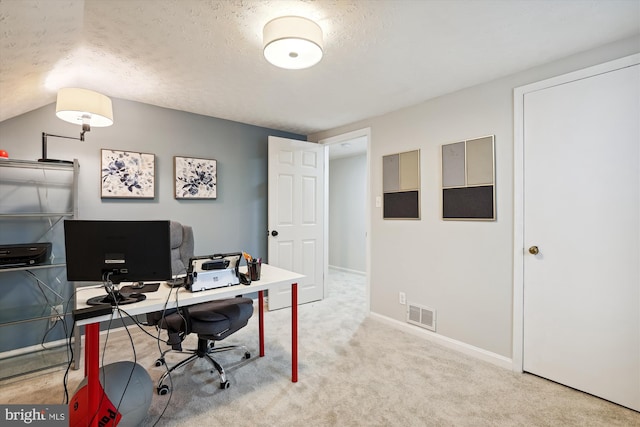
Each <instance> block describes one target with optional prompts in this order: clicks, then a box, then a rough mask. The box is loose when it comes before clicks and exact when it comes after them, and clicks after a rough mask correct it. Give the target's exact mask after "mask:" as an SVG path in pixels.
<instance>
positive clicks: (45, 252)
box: [0, 242, 51, 268]
mask: <svg viewBox="0 0 640 427" xmlns="http://www.w3.org/2000/svg"><path fill="white" fill-rule="evenodd" d="M50 256H51V242H40V243H18V244H15V245H0V268H8V267H20V266H25V265H37V264H42V263H44V262H47V261H48V260H49V257H50Z"/></svg>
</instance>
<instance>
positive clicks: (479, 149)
mask: <svg viewBox="0 0 640 427" xmlns="http://www.w3.org/2000/svg"><path fill="white" fill-rule="evenodd" d="M494 145H495V138H494V136H493V135H489V136H483V137H481V138H475V139H468V140H465V141H460V142H454V143H452V144H445V145H443V146H442V219H444V220H482V221H494V220H495V219H496V200H495V194H496V193H495V146H494Z"/></svg>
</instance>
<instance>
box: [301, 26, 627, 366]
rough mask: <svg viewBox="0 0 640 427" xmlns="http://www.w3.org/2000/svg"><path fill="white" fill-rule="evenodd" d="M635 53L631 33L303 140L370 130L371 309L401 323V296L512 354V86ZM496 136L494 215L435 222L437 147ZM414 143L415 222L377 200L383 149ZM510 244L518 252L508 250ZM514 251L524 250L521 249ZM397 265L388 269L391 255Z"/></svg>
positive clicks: (457, 330) (473, 340)
mask: <svg viewBox="0 0 640 427" xmlns="http://www.w3.org/2000/svg"><path fill="white" fill-rule="evenodd" d="M638 52H640V39H638V38H637V37H635V38H632V39H627V40H622V41H619V42H617V43H614V44H611V45H608V46H604V47H602V48H599V49H595V50H592V51H589V52H585V53H582V54H579V55H575V56H572V57H569V58H566V59H563V60H560V61H557V62H555V63H552V64H548V65H546V66H541V67H538V68H535V69H531V70H527V71H524V72H521V73H518V74H515V75H511V76H507V77H504V78H501V79H498V80H495V81H492V82H489V83H486V84H483V85H479V86H475V87H471V88H468V89H465V90H461V91H459V92H456V93H452V94H449V95H445V96H442V97H439V98H436V99H432V100H429V101H427V102H424V103H422V104H419V105H416V106H414V107H410V108H406V109H403V110H399V111H396V112H392V113H389V114H386V115H383V116H380V117H375V118H371V119H367V120H363V121H360V122H358V123H354V124H351V125H349V126H343V127H340V128H337V129H332V130H330V131H326V132H322V133H318V134H314V135H310V136H309V140H310V141H319V140H321V139H324V138H329V137H332V136H336V135H340V134H344V133H346V132H350V131H353V130H357V129H362V128H366V127H370V128H371V142H370V165H369V167H370V170H371V172H370V173H371V182H370V185H371V199H370V200H367V203H368V204H369V206H370V209H371V218H370V220H371V236H370V244H371V264H370V265H371V270H370V278H369V280H370V295H371V311H372V312H374V313H377V314H379V315H382V316H384V317H387V318H390V319H393V320H397V321H400V322H405V317H406V314H405V306H404V305H401V304H399V303H398V292H401V291H402V292H406V297H407V301H409V302H413V303H416V304H421V305H426V306H428V307H432V308H435V309H436V310H437V333H438V334H440V335H441V336H443V337H446V338H450V339H453V340H456V341H459V342H462V343H465V344H470V345H472V346H475V347H477V348H480V349H482V350H484V351H488V352H491V353H493V354H495V355H497V356H498V359H500V357H502V358H510V357H511V353H512V325H513V316H512V307H513V302H512V300H513V280H512V275H513V266H512V264H513V256H514V248H513V227H514V224H513V203H514V201H513V89H514V88H516V87H519V86H522V85H525V84H528V83H532V82H535V81H539V80H543V79H546V78H549V77H552V76H556V75H560V74H564V73H567V72H571V71H575V70H578V69H582V68H585V67H588V66H591V65H595V64H598V63H602V62H606V61H608V60H612V59H616V58H620V57H623V56H627V55H630V54H633V53H638ZM491 134H494V135H495V136H496V140H495V141H496V142H495V147H496V158H495V160H496V175H497V176H496V184H497V187H496V191H497V197H496V199H497V221H495V222H466V221H442V219H441V196H440V188H441V178H440V174H441V167H440V147H441V145H442V144H447V143H451V142H456V141H460V140H464V139H469V138H474V137H479V136H484V135H491ZM415 149H420V150H421V159H420V160H421V163H420V168H421V187H422V192H421V198H422V199H421V205H422V209H421V212H422V219H421V220H420V221H399V220H394V221H385V220H383V219H382V211H381V209H380V208H376V207H375V197H376V196H380V195H381V192H382V156H384V155H387V154H392V153H397V152H403V151H408V150H415ZM515 250H517V249H515ZM520 250H521V249H520ZM398 259H400V260H401V262H400V263H396V264H394V265H400V268H390V267H389V265H390V263H389V260H398Z"/></svg>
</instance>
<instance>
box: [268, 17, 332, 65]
mask: <svg viewBox="0 0 640 427" xmlns="http://www.w3.org/2000/svg"><path fill="white" fill-rule="evenodd" d="M263 43H264V57H265V58H266V60H267V61H269V62H270V63H271V64H273V65H275V66H276V67H280V68H287V69H290V70H300V69H303V68H309V67H311V66H313V65H315V64H317V63H318V62H319V61H320V59H322V29H321V28H320V26H319V25H318V24H316V23H315V22H313V21H311V20H310V19H307V18H302V17H299V16H283V17H281V18H276V19H273V20H271V21H269V22H267V24H266V25H265V26H264V30H263Z"/></svg>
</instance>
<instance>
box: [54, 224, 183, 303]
mask: <svg viewBox="0 0 640 427" xmlns="http://www.w3.org/2000/svg"><path fill="white" fill-rule="evenodd" d="M64 237H65V253H66V263H67V280H69V281H74V282H97V281H101V282H103V283H104V284H105V288H106V290H107V294H108V295H107V296H105V297H104V298H97V299H96V298H94V299H92V300H90V301H87V303H88V304H101V303H107V304H109V303H110V304H112V305H115V304H127V303H132V302H137V301H141V300H142V299H144V294H136V295H135V296H134V297H131V296H128V295H126V294H120V293H119V292H118V291H117V289H115V288H114V287H113V285H114V284H116V285H117V284H119V283H120V282H144V281H154V280H158V281H164V280H169V279H171V244H170V228H169V221H101V220H66V221H65V222H64Z"/></svg>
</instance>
